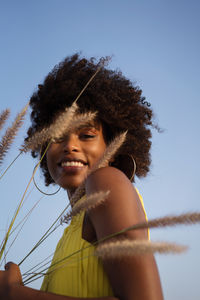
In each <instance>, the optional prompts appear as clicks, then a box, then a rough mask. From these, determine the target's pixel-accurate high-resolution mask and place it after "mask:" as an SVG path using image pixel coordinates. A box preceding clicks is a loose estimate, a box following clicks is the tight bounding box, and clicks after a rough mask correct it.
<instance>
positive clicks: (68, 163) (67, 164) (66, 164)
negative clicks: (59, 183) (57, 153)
mask: <svg viewBox="0 0 200 300" xmlns="http://www.w3.org/2000/svg"><path fill="white" fill-rule="evenodd" d="M61 166H62V167H74V166H76V167H83V166H84V165H83V163H81V162H80V161H66V162H63V163H62V164H61Z"/></svg>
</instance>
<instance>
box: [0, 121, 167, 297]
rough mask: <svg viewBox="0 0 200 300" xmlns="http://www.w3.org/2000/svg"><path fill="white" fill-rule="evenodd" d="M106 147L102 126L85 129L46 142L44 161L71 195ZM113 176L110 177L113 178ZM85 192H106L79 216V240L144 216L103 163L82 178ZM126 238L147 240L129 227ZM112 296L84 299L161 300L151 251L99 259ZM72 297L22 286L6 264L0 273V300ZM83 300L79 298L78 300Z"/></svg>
mask: <svg viewBox="0 0 200 300" xmlns="http://www.w3.org/2000/svg"><path fill="white" fill-rule="evenodd" d="M105 148H106V142H105V139H104V136H103V131H102V127H101V126H99V128H96V126H93V127H87V128H82V129H81V130H77V131H76V132H72V133H71V134H70V135H69V136H67V137H65V138H64V139H63V140H61V141H59V142H58V143H54V144H52V145H51V146H50V148H49V150H48V152H47V164H48V169H49V172H50V174H51V176H52V178H53V179H54V181H55V182H56V183H57V184H59V185H60V186H62V187H63V188H64V189H66V190H67V191H68V193H69V194H71V193H72V192H73V191H74V190H75V189H76V188H77V187H78V186H79V185H80V184H81V183H82V182H83V180H85V178H86V174H87V172H88V171H89V170H91V168H92V167H93V166H94V165H95V164H96V163H97V161H98V160H99V158H100V157H101V156H102V154H103V152H104V150H105ZM66 160H70V161H71V160H80V161H81V162H83V164H82V165H81V164H79V165H78V166H72V167H67V166H64V165H62V164H61V163H62V162H64V161H66ZM113 178H114V180H113ZM85 185H86V193H87V195H90V194H92V193H95V192H98V191H102V190H105V191H106V190H109V191H110V194H109V197H108V198H107V199H106V202H105V205H100V206H97V207H96V208H94V209H93V210H91V211H90V212H89V214H88V215H87V218H85V222H84V227H83V238H84V239H86V240H88V241H92V240H94V239H97V240H99V239H101V238H103V237H105V236H107V235H109V234H112V233H114V232H117V231H119V230H121V229H123V228H125V227H128V226H130V225H133V223H137V222H142V221H144V220H145V215H144V211H143V208H142V206H141V202H140V200H139V197H138V194H137V192H136V190H135V188H134V187H133V185H132V184H131V182H130V181H129V180H128V178H127V177H126V176H125V175H124V174H123V173H122V172H121V171H119V170H117V169H115V168H112V167H109V166H107V167H104V168H101V169H98V170H97V171H95V172H93V173H92V174H91V175H90V176H88V178H87V180H86V184H85ZM124 236H125V237H128V238H131V239H147V238H148V234H147V231H146V230H137V231H129V232H127V233H126V234H124ZM103 264H104V268H105V271H106V273H107V275H108V278H109V280H110V283H111V286H112V288H113V292H114V295H115V297H104V298H90V299H91V300H95V299H96V300H97V299H98V300H105V299H107V300H117V299H118V300H134V299H137V300H161V299H163V296H162V291H161V285H160V280H159V275H158V271H157V266H156V263H155V260H154V257H153V255H143V256H133V257H131V258H128V257H127V258H123V259H113V260H105V261H103ZM36 297H37V300H46V299H48V300H57V299H60V300H62V299H63V300H75V299H77V300H78V299H79V300H81V299H83V298H72V297H68V296H60V295H56V294H51V293H46V292H41V291H37V290H34V289H31V288H27V287H24V286H23V284H22V278H21V273H20V270H19V268H18V266H17V265H15V264H13V263H9V264H7V266H6V270H5V271H0V299H2V300H4V299H6V300H19V299H20V300H23V299H26V300H32V299H36ZM84 299H85V298H84Z"/></svg>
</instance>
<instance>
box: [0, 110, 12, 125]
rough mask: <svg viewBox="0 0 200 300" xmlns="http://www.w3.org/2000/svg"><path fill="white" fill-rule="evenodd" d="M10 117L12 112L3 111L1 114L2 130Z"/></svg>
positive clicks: (0, 123)
mask: <svg viewBox="0 0 200 300" xmlns="http://www.w3.org/2000/svg"><path fill="white" fill-rule="evenodd" d="M9 115H10V110H9V109H5V110H4V111H2V113H1V114H0V130H1V129H2V128H3V126H4V124H5V122H6V120H7V119H8V117H9Z"/></svg>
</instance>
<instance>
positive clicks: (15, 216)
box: [0, 106, 50, 259]
mask: <svg viewBox="0 0 200 300" xmlns="http://www.w3.org/2000/svg"><path fill="white" fill-rule="evenodd" d="M27 108H28V106H27ZM49 146H50V142H49V144H48V145H47V147H46V149H45V151H44V153H43V155H42V157H41V159H40V161H39V163H38V164H37V166H36V168H35V170H34V172H33V174H32V176H31V178H30V180H29V182H28V184H27V187H26V189H25V191H24V194H23V196H22V198H21V201H20V203H19V205H18V207H17V209H16V212H15V214H14V216H13V218H12V220H11V222H10V225H9V228H8V231H7V233H6V235H5V238H4V242H3V243H2V244H1V249H0V259H1V257H2V255H3V253H4V251H5V247H6V244H7V241H8V238H9V236H10V232H11V230H12V227H13V225H14V222H15V220H16V218H17V215H18V214H19V211H20V209H21V206H22V204H23V202H24V199H25V196H26V193H27V191H28V188H29V186H30V184H31V181H32V180H33V176H34V175H35V172H36V170H37V168H38V167H39V164H40V163H41V161H42V159H43V158H44V156H45V154H46V152H47V150H48V148H49Z"/></svg>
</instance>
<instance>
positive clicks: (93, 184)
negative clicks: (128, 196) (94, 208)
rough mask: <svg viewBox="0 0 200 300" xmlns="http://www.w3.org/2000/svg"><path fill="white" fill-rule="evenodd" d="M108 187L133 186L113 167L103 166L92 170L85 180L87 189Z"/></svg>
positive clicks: (128, 187) (122, 187) (130, 187)
mask: <svg viewBox="0 0 200 300" xmlns="http://www.w3.org/2000/svg"><path fill="white" fill-rule="evenodd" d="M101 188H104V189H106V188H108V189H111V190H112V189H117V190H120V189H124V188H127V189H130V190H133V189H134V187H133V185H132V183H131V182H130V180H129V179H128V178H127V176H126V175H125V174H124V173H123V172H121V171H120V170H118V169H116V168H114V167H104V168H100V169H98V170H96V171H94V172H93V173H92V174H90V175H89V176H88V178H87V180H86V189H87V190H88V191H91V190H96V189H101Z"/></svg>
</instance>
